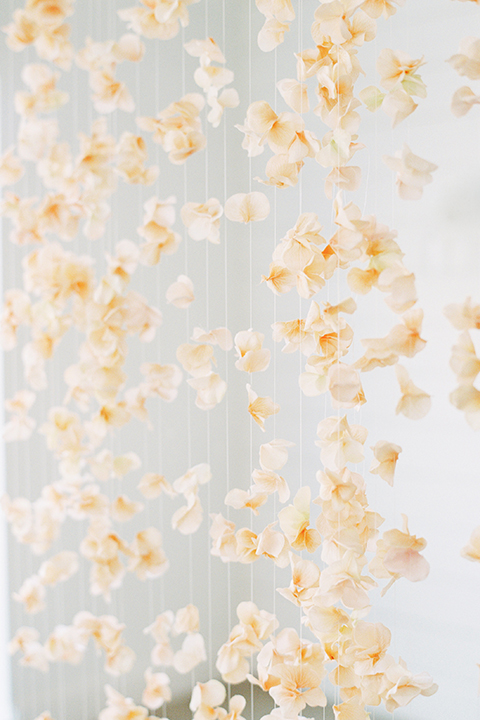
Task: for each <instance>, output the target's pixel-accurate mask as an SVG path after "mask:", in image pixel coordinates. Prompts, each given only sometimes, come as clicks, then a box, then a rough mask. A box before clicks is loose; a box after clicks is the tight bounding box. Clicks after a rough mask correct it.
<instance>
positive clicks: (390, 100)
mask: <svg viewBox="0 0 480 720" xmlns="http://www.w3.org/2000/svg"><path fill="white" fill-rule="evenodd" d="M417 107H418V105H417V103H416V102H414V101H413V100H412V97H411V96H410V95H409V94H408V92H406V91H405V90H403V88H401V87H397V88H395V90H391V91H390V92H389V93H388V94H387V95H386V96H385V99H384V101H383V104H382V108H383V110H384V112H385V113H386V114H387V115H388V117H390V118H391V119H392V128H395V127H397V125H398V124H399V123H401V122H402V120H405V118H407V117H408V116H409V115H411V114H412V113H413V111H414V110H416V109H417Z"/></svg>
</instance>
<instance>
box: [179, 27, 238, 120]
mask: <svg viewBox="0 0 480 720" xmlns="http://www.w3.org/2000/svg"><path fill="white" fill-rule="evenodd" d="M185 50H186V51H187V53H188V54H189V55H191V56H192V57H198V58H199V61H200V67H198V68H197V69H196V70H195V74H194V76H193V77H194V80H195V82H196V84H197V85H198V86H199V87H200V88H201V89H202V90H203V92H204V93H205V96H206V99H207V105H208V106H209V107H210V108H211V110H210V112H209V113H208V115H207V120H208V122H209V123H211V124H212V125H213V127H218V126H219V125H220V121H221V119H222V116H223V112H224V110H225V109H226V108H234V107H237V106H238V105H239V103H240V98H239V97H238V92H237V91H236V90H234V89H233V88H229V89H228V90H222V88H224V87H225V85H230V83H231V82H233V72H232V71H231V70H228V69H227V68H225V67H221V65H225V62H226V60H225V57H224V55H223V53H222V51H221V50H220V48H219V47H218V45H217V43H216V42H215V40H214V39H213V38H207V39H206V40H190V42H188V43H186V45H185ZM214 62H216V63H220V66H219V65H212V63H214ZM220 90H222V92H221V93H220V94H219V92H220Z"/></svg>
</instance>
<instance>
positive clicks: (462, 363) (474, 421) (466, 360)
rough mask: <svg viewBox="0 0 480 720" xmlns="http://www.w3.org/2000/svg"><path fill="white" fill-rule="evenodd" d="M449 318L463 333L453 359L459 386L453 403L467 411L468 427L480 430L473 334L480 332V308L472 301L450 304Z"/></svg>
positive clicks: (478, 363)
mask: <svg viewBox="0 0 480 720" xmlns="http://www.w3.org/2000/svg"><path fill="white" fill-rule="evenodd" d="M445 315H446V316H447V318H448V319H449V321H450V322H451V324H452V325H453V327H454V328H455V329H456V330H459V331H460V335H459V337H458V340H457V344H456V345H454V346H453V348H452V355H451V358H450V367H451V368H452V370H453V372H454V373H455V375H456V379H457V383H458V387H457V388H456V389H455V390H454V391H453V392H452V393H451V394H450V402H451V403H452V405H454V406H455V407H456V408H458V410H463V412H464V413H465V418H466V420H467V422H468V424H469V425H470V426H471V427H472V428H473V429H474V430H479V429H480V390H478V389H477V388H476V387H475V384H474V383H475V381H476V379H477V376H478V373H479V372H480V358H478V356H477V353H476V350H475V345H474V343H473V341H472V337H471V334H470V332H471V331H472V330H478V329H480V305H473V303H472V300H471V298H467V299H466V300H465V302H464V303H462V304H459V305H457V304H454V305H448V306H447V307H446V308H445Z"/></svg>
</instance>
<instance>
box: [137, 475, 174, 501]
mask: <svg viewBox="0 0 480 720" xmlns="http://www.w3.org/2000/svg"><path fill="white" fill-rule="evenodd" d="M138 489H139V490H140V492H141V493H142V495H143V496H144V497H146V498H148V499H149V500H152V499H153V498H156V497H159V495H161V494H162V492H164V493H165V494H166V495H168V496H169V497H175V495H176V492H175V490H174V489H173V488H172V486H171V485H170V483H169V482H167V480H165V478H164V477H163V475H159V474H158V473H147V474H146V475H144V476H143V478H142V479H141V480H140V483H139V485H138Z"/></svg>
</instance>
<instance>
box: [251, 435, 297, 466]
mask: <svg viewBox="0 0 480 720" xmlns="http://www.w3.org/2000/svg"><path fill="white" fill-rule="evenodd" d="M294 445H295V443H292V442H290V441H289V440H280V439H276V440H270V442H268V443H264V444H263V445H260V452H259V457H260V465H261V466H262V469H263V470H281V469H282V468H283V466H284V465H285V463H286V462H287V460H288V450H287V448H289V447H294Z"/></svg>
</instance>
